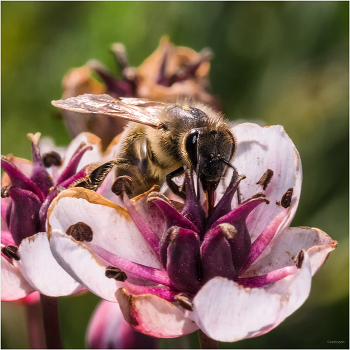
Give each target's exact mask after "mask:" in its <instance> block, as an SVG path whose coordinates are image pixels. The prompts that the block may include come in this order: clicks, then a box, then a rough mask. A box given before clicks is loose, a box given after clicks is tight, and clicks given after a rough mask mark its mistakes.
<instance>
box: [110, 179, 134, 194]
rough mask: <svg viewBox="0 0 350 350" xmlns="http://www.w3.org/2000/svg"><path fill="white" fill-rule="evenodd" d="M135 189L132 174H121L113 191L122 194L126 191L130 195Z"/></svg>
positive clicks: (114, 184)
mask: <svg viewBox="0 0 350 350" xmlns="http://www.w3.org/2000/svg"><path fill="white" fill-rule="evenodd" d="M133 189H134V184H133V182H132V178H131V177H130V176H119V177H117V179H116V180H115V181H114V183H113V185H112V187H111V190H112V192H113V193H114V194H115V195H117V196H120V195H121V194H123V193H124V192H125V193H126V194H127V195H130V194H131V193H132V191H133Z"/></svg>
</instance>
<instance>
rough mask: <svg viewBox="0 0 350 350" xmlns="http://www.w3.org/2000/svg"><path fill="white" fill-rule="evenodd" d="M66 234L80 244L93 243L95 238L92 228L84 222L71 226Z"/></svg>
mask: <svg viewBox="0 0 350 350" xmlns="http://www.w3.org/2000/svg"><path fill="white" fill-rule="evenodd" d="M66 233H67V235H68V236H72V237H73V238H74V239H75V240H76V241H78V242H91V241H92V237H93V232H92V229H91V227H90V226H89V225H87V224H85V223H84V222H77V223H76V224H74V225H71V226H69V227H68V230H67V232H66Z"/></svg>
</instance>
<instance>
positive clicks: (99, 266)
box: [50, 230, 123, 302]
mask: <svg viewBox="0 0 350 350" xmlns="http://www.w3.org/2000/svg"><path fill="white" fill-rule="evenodd" d="M50 247H51V252H52V255H53V256H54V258H55V259H56V260H57V262H58V263H59V264H60V265H61V267H62V268H63V269H64V270H65V271H67V273H69V274H70V275H71V276H72V277H73V278H74V279H75V280H76V281H78V282H79V283H80V284H82V285H83V286H84V287H86V288H87V289H88V290H90V291H91V292H92V293H94V294H96V295H98V296H99V297H101V298H103V299H106V300H108V301H112V302H116V301H117V300H116V298H115V291H116V290H117V289H118V288H120V287H121V286H123V283H122V282H117V281H116V280H114V279H110V278H107V277H106V275H105V273H106V267H107V266H108V264H107V263H106V262H105V261H103V260H102V259H101V258H99V257H98V256H97V255H96V254H95V253H94V252H93V251H91V249H89V248H87V247H86V246H85V245H84V244H81V243H79V242H77V241H75V240H74V238H72V237H70V236H67V235H66V234H65V233H63V232H62V231H60V230H53V231H52V233H51V237H50Z"/></svg>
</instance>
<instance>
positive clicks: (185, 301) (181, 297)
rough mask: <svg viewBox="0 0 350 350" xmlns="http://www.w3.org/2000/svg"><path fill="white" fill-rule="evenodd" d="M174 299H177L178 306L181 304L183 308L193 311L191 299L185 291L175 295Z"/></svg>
mask: <svg viewBox="0 0 350 350" xmlns="http://www.w3.org/2000/svg"><path fill="white" fill-rule="evenodd" d="M174 299H175V300H176V301H178V302H179V304H180V306H182V307H183V308H184V309H186V310H189V311H193V302H192V299H191V298H190V297H189V296H188V295H187V294H186V293H180V294H178V295H175V297H174Z"/></svg>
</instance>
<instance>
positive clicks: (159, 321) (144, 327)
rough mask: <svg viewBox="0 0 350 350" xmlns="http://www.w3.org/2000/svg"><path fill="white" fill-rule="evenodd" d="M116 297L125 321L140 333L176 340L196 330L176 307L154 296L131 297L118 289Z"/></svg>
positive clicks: (191, 322)
mask: <svg viewBox="0 0 350 350" xmlns="http://www.w3.org/2000/svg"><path fill="white" fill-rule="evenodd" d="M116 296H117V299H118V303H119V305H120V309H121V310H122V313H123V315H124V318H125V320H126V321H127V322H128V323H129V324H130V325H131V326H133V327H134V329H136V330H137V331H139V332H141V333H144V334H147V335H151V336H153V337H157V338H176V337H180V336H182V335H185V334H189V333H192V332H194V331H196V330H197V329H198V326H197V325H196V323H195V322H193V321H192V320H191V319H190V318H188V317H185V315H184V313H183V312H182V311H181V310H180V309H179V308H178V307H176V306H175V305H174V304H172V303H169V302H168V301H166V300H164V299H162V298H159V297H157V296H155V295H151V294H144V295H131V294H129V293H128V292H127V291H126V290H125V289H122V288H120V289H118V290H117V293H116Z"/></svg>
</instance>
